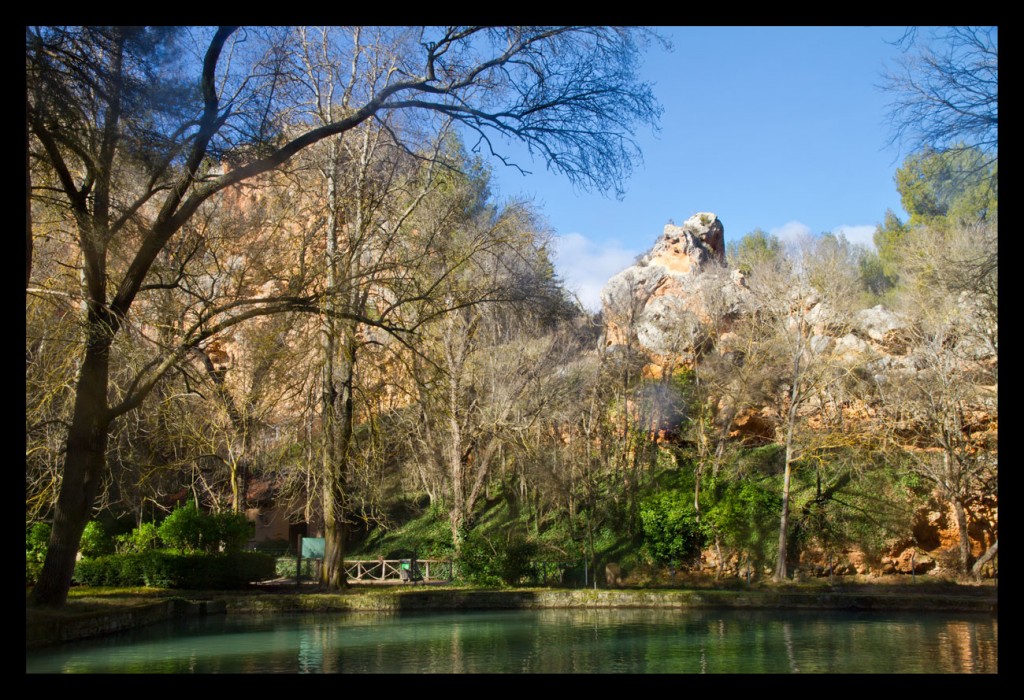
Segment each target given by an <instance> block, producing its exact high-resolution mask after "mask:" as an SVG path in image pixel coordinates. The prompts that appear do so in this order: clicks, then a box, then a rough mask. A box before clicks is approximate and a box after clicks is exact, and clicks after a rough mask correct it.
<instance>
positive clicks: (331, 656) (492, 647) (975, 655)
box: [26, 610, 998, 673]
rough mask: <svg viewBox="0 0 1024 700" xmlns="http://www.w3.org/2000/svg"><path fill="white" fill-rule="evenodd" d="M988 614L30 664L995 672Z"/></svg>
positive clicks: (424, 626) (712, 615) (366, 640)
mask: <svg viewBox="0 0 1024 700" xmlns="http://www.w3.org/2000/svg"><path fill="white" fill-rule="evenodd" d="M997 647H998V620H997V619H996V618H995V617H994V616H991V615H976V616H975V615H969V614H960V615H948V614H930V613H913V614H910V613H905V614H904V613H854V612H827V611H826V612H822V611H813V612H797V611H735V610H727V611H721V610H699V611H693V610H689V611H680V610H543V611H504V612H503V611H498V612H494V611H491V612H463V613H423V614H409V613H405V614H385V615H380V614H371V613H357V614H349V615H345V614H319V615H315V614H291V615H227V616H223V615H221V616H214V617H208V618H199V619H192V620H185V621H178V622H168V623H164V624H159V625H154V626H151V627H146V628H143V629H139V630H134V631H131V632H126V633H123V634H120V635H116V636H113V637H107V638H103V639H98V640H90V641H84V642H77V643H72V644H67V645H62V646H60V647H57V648H52V649H43V650H39V651H33V652H29V653H28V654H27V659H26V668H27V671H28V672H29V673H595V672H597V673H995V672H996V671H997V670H998V668H997Z"/></svg>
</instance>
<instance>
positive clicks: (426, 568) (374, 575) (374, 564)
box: [345, 559, 452, 583]
mask: <svg viewBox="0 0 1024 700" xmlns="http://www.w3.org/2000/svg"><path fill="white" fill-rule="evenodd" d="M403 563H404V564H405V565H406V566H409V567H410V568H403ZM345 576H346V578H348V580H350V581H359V582H366V583H369V582H372V581H413V582H415V581H424V582H427V581H450V580H451V579H452V563H451V561H449V560H448V559H412V560H410V559H365V560H354V559H346V560H345Z"/></svg>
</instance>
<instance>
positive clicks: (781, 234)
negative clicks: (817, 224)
mask: <svg viewBox="0 0 1024 700" xmlns="http://www.w3.org/2000/svg"><path fill="white" fill-rule="evenodd" d="M768 233H770V234H772V235H773V236H775V237H776V238H778V239H779V241H780V242H781V243H782V245H784V246H792V245H797V244H798V243H800V242H801V241H802V240H804V239H805V238H807V237H809V236H810V235H811V227H810V226H808V225H807V224H805V223H802V222H800V221H787V222H786V223H784V224H783V225H782V226H778V227H776V228H773V229H772V230H771V231H769V232H768Z"/></svg>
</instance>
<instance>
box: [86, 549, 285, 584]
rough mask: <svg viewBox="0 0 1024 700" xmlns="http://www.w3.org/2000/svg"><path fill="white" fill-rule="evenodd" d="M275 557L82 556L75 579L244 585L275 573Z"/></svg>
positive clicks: (232, 554)
mask: <svg viewBox="0 0 1024 700" xmlns="http://www.w3.org/2000/svg"><path fill="white" fill-rule="evenodd" d="M275 564H276V559H275V558H274V557H272V556H270V555H268V554H261V553H259V552H227V553H217V554H179V553H177V552H169V551H164V550H154V551H149V552H142V553H135V554H113V555H110V556H105V557H97V558H96V559H82V560H81V561H79V562H78V564H77V565H76V566H75V575H74V581H75V583H77V584H79V585H83V586H154V587H158V588H184V589H193V590H231V589H237V588H245V587H246V586H248V585H249V584H250V583H252V582H254V581H265V580H268V579H272V578H274V577H275V572H274V568H275Z"/></svg>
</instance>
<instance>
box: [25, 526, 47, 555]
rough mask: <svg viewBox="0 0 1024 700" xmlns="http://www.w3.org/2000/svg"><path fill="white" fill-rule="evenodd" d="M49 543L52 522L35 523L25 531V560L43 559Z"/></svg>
mask: <svg viewBox="0 0 1024 700" xmlns="http://www.w3.org/2000/svg"><path fill="white" fill-rule="evenodd" d="M49 545H50V523H35V524H34V525H33V526H32V527H30V528H29V529H28V530H26V531H25V561H34V562H41V561H43V559H45V558H46V549H47V547H49Z"/></svg>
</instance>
